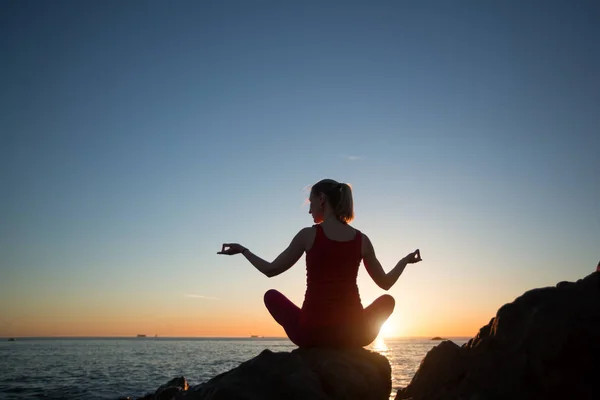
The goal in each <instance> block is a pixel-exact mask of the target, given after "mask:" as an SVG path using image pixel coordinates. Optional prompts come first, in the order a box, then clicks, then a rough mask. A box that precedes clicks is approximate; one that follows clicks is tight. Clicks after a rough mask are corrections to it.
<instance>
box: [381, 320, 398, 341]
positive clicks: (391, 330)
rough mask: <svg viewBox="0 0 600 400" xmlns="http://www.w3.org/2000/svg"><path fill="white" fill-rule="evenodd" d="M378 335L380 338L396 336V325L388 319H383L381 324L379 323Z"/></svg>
mask: <svg viewBox="0 0 600 400" xmlns="http://www.w3.org/2000/svg"><path fill="white" fill-rule="evenodd" d="M379 336H380V337H382V338H391V337H394V336H397V332H396V327H395V326H394V324H393V323H392V322H391V321H390V320H389V319H388V320H387V321H385V322H384V323H383V325H381V329H380V330H379Z"/></svg>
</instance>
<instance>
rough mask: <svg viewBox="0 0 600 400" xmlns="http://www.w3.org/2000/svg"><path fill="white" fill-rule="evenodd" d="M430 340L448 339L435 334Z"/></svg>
mask: <svg viewBox="0 0 600 400" xmlns="http://www.w3.org/2000/svg"><path fill="white" fill-rule="evenodd" d="M431 340H448V339H445V338H443V337H440V336H435V337H432V338H431Z"/></svg>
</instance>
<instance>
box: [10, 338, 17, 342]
mask: <svg viewBox="0 0 600 400" xmlns="http://www.w3.org/2000/svg"><path fill="white" fill-rule="evenodd" d="M15 340H17V339H15V338H14V337H11V338H8V341H9V342H14V341H15Z"/></svg>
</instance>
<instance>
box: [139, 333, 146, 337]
mask: <svg viewBox="0 0 600 400" xmlns="http://www.w3.org/2000/svg"><path fill="white" fill-rule="evenodd" d="M137 337H146V335H142V334H138V335H137Z"/></svg>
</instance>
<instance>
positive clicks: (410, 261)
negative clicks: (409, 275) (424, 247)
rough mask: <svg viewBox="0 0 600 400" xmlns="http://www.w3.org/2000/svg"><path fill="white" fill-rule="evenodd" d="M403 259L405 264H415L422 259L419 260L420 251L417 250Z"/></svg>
mask: <svg viewBox="0 0 600 400" xmlns="http://www.w3.org/2000/svg"><path fill="white" fill-rule="evenodd" d="M404 259H405V260H406V263H407V264H416V263H418V262H419V261H423V259H422V258H421V251H420V250H419V249H416V250H415V251H413V252H412V253H410V254H409V255H407V256H406V257H404Z"/></svg>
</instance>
